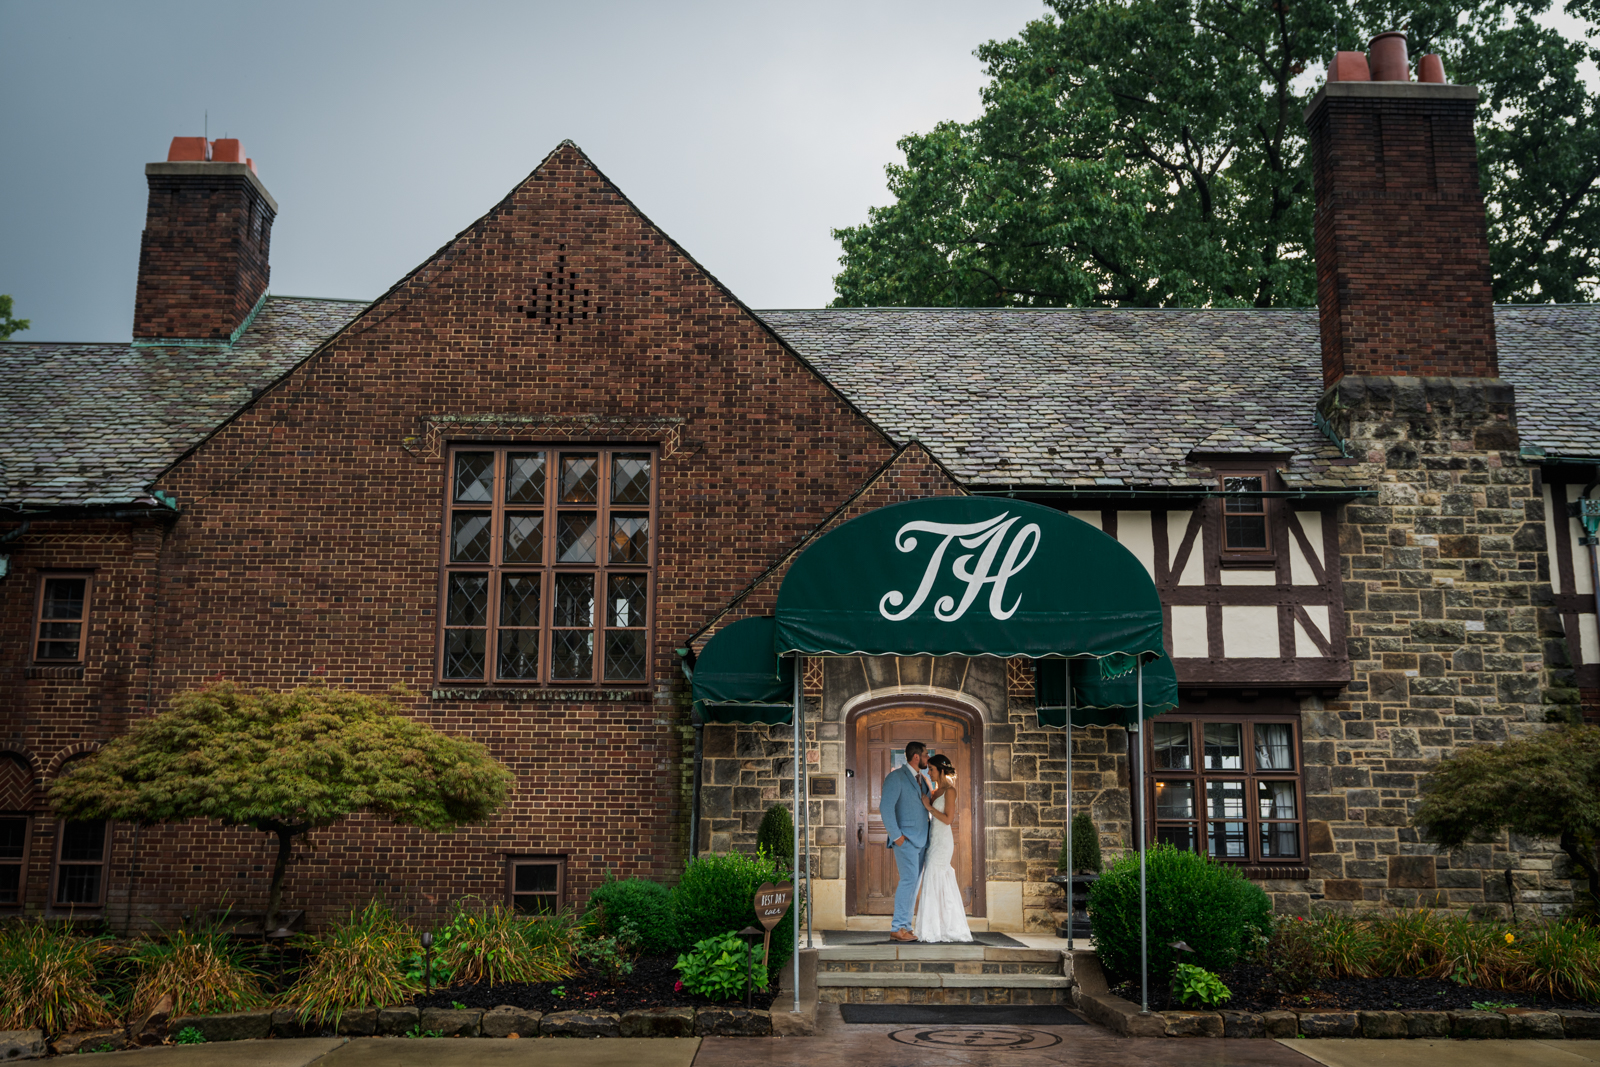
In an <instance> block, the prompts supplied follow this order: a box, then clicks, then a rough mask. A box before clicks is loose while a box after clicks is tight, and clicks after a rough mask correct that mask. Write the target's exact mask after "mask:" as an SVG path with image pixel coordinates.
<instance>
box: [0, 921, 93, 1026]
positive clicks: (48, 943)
mask: <svg viewBox="0 0 1600 1067" xmlns="http://www.w3.org/2000/svg"><path fill="white" fill-rule="evenodd" d="M105 945H106V940H105V938H98V937H76V936H74V935H73V934H71V933H70V932H68V931H66V930H65V929H62V928H59V927H52V926H46V925H45V924H44V923H38V922H19V923H6V924H4V925H0V1030H32V1029H35V1028H37V1029H40V1030H43V1031H44V1032H45V1033H47V1034H64V1033H67V1032H68V1031H71V1030H87V1029H91V1028H93V1027H96V1026H107V1025H109V1024H110V1023H111V1021H112V1013H111V1011H110V1010H109V1009H108V1008H107V1006H106V1002H105V998H104V997H102V996H101V995H100V994H99V993H97V992H95V988H94V984H95V978H96V974H95V961H96V957H98V956H99V954H100V952H101V951H102V950H103V949H104V948H105Z"/></svg>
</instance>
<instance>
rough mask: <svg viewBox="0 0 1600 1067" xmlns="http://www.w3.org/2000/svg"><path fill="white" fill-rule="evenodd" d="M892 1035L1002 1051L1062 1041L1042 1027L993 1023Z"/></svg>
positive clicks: (941, 1045) (909, 1041)
mask: <svg viewBox="0 0 1600 1067" xmlns="http://www.w3.org/2000/svg"><path fill="white" fill-rule="evenodd" d="M889 1036H890V1037H891V1038H893V1039H894V1040H896V1041H898V1042H900V1043H901V1044H902V1045H922V1046H924V1047H930V1046H931V1047H934V1048H967V1049H982V1050H984V1051H1001V1052H1013V1051H1015V1052H1024V1051H1031V1050H1033V1049H1041V1048H1049V1047H1050V1046H1051V1045H1058V1044H1060V1043H1061V1038H1059V1037H1057V1036H1056V1035H1055V1034H1047V1033H1045V1032H1044V1031H1043V1030H1018V1029H1016V1028H1014V1027H1005V1028H1001V1027H992V1026H940V1027H933V1028H929V1029H914V1030H896V1031H894V1032H893V1033H891V1034H890V1035H889Z"/></svg>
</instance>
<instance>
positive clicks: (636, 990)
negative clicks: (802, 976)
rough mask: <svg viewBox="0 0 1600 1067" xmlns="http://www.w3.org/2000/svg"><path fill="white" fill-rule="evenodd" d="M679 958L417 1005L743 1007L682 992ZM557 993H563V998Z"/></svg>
mask: <svg viewBox="0 0 1600 1067" xmlns="http://www.w3.org/2000/svg"><path fill="white" fill-rule="evenodd" d="M676 962H677V957H676V956H643V957H641V958H640V959H638V960H637V961H635V963H634V965H633V973H632V974H631V975H629V976H628V977H626V978H624V979H623V980H622V981H621V982H619V983H616V984H613V983H612V982H611V981H610V979H608V978H606V977H605V976H604V975H601V974H599V973H598V972H596V971H593V970H591V969H589V968H582V969H580V970H579V972H578V973H577V974H575V975H573V976H572V977H571V978H568V979H567V980H566V981H564V982H537V983H530V984H527V985H496V986H490V985H484V984H479V985H463V986H451V987H450V988H448V989H442V990H437V991H435V992H434V993H432V994H425V995H423V996H419V997H417V998H416V999H415V1000H414V1001H413V1002H412V1003H414V1004H415V1005H416V1006H417V1007H419V1008H449V1007H452V1006H454V1005H455V1004H464V1005H466V1006H467V1007H468V1008H474V1009H482V1010H483V1011H488V1010H489V1009H491V1008H497V1007H499V1006H500V1005H502V1004H509V1005H511V1006H512V1007H514V1008H523V1009H525V1010H528V1011H541V1012H553V1011H614V1012H624V1011H636V1010H638V1009H640V1008H713V1007H720V1008H733V1007H737V1008H742V1007H744V998H743V997H741V998H739V999H738V1000H737V1001H718V1000H708V999H706V998H705V997H701V996H696V995H694V994H693V993H690V992H689V991H688V990H687V989H685V990H681V991H680V990H677V989H675V988H674V987H676V985H677V984H678V972H677V971H675V970H673V969H672V965H673V964H674V963H676ZM776 986H777V983H774V985H773V988H769V989H768V990H767V991H766V992H762V991H761V990H759V989H757V990H755V992H754V994H753V995H752V996H751V998H750V1006H751V1007H752V1008H760V1009H761V1010H763V1011H765V1010H767V1009H769V1008H770V1007H771V1006H772V1002H773V1000H774V998H775V997H776V996H777V988H776ZM556 990H561V993H560V994H559V995H558V994H557V992H556Z"/></svg>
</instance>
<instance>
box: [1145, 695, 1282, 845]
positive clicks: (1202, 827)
mask: <svg viewBox="0 0 1600 1067" xmlns="http://www.w3.org/2000/svg"><path fill="white" fill-rule="evenodd" d="M1174 722H1183V723H1187V724H1188V725H1189V744H1190V764H1191V768H1190V769H1189V770H1187V771H1182V770H1166V769H1162V768H1158V767H1156V765H1155V736H1156V731H1155V724H1157V723H1174ZM1222 723H1238V724H1239V725H1240V727H1241V728H1242V729H1243V731H1244V737H1243V739H1242V741H1243V752H1242V753H1241V755H1242V757H1243V758H1242V763H1243V766H1242V767H1241V768H1240V769H1239V770H1237V771H1224V770H1218V771H1208V770H1206V769H1205V767H1204V761H1205V732H1204V727H1205V726H1206V725H1207V724H1222ZM1268 724H1287V725H1288V727H1289V730H1290V733H1291V737H1292V742H1291V744H1292V746H1293V752H1294V768H1293V769H1292V770H1272V769H1268V770H1261V769H1259V768H1257V767H1256V765H1255V762H1256V753H1255V727H1256V726H1257V725H1268ZM1140 733H1141V734H1142V735H1143V739H1142V744H1143V745H1144V761H1145V767H1146V768H1148V769H1147V770H1146V772H1145V776H1144V777H1145V782H1144V789H1143V791H1142V799H1143V801H1144V803H1145V814H1144V816H1143V817H1144V819H1145V829H1146V833H1147V835H1148V837H1147V839H1148V840H1149V841H1151V842H1152V843H1154V842H1156V841H1158V840H1160V837H1159V833H1160V830H1161V829H1162V828H1163V827H1166V826H1180V825H1188V826H1192V827H1194V830H1195V834H1196V838H1195V841H1196V846H1197V847H1196V851H1198V852H1200V854H1201V855H1210V852H1209V847H1208V843H1209V839H1208V837H1207V835H1206V824H1207V823H1208V822H1211V821H1218V820H1212V819H1210V818H1209V817H1208V816H1207V814H1206V810H1205V801H1206V798H1205V784H1206V782H1208V781H1243V782H1244V783H1245V818H1244V822H1245V826H1246V829H1245V842H1246V848H1245V855H1243V856H1237V857H1230V856H1215V857H1212V858H1214V859H1216V860H1217V861H1218V862H1219V863H1231V864H1234V865H1236V866H1240V867H1249V868H1273V867H1286V868H1297V867H1305V866H1307V865H1308V864H1309V863H1310V857H1309V848H1310V842H1309V841H1308V840H1307V837H1306V784H1305V757H1304V753H1303V752H1302V747H1303V745H1302V741H1301V732H1300V719H1299V716H1297V715H1293V714H1282V713H1278V714H1273V713H1260V714H1251V713H1249V712H1228V713H1220V712H1198V713H1197V712H1174V713H1168V714H1165V715H1160V716H1157V717H1156V718H1153V719H1151V720H1149V722H1148V723H1146V727H1145V729H1143V730H1141V731H1140ZM1158 779H1160V780H1163V781H1179V780H1187V781H1191V782H1193V783H1194V804H1195V814H1194V816H1193V817H1192V818H1189V819H1162V818H1160V817H1159V816H1158V815H1157V811H1156V782H1157V780H1158ZM1269 781H1293V782H1294V784H1295V818H1293V819H1262V818H1261V811H1260V806H1259V801H1258V793H1257V788H1256V783H1258V782H1269ZM1230 821H1231V820H1230ZM1262 823H1286V824H1287V823H1292V824H1293V825H1294V826H1295V827H1296V830H1295V832H1296V834H1297V835H1298V842H1299V853H1300V854H1299V855H1298V856H1262V855H1261V854H1260V849H1261V829H1260V828H1261V825H1262Z"/></svg>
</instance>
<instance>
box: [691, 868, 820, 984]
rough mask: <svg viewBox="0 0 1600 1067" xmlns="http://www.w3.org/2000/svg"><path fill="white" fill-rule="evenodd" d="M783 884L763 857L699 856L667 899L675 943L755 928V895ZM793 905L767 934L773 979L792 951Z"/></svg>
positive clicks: (696, 941)
mask: <svg viewBox="0 0 1600 1067" xmlns="http://www.w3.org/2000/svg"><path fill="white" fill-rule="evenodd" d="M785 880H787V879H786V876H785V875H784V874H783V873H782V872H781V871H779V870H778V869H777V867H776V865H775V864H774V863H773V861H772V858H771V857H770V856H767V855H766V854H765V853H761V852H757V853H756V855H754V856H751V855H749V854H748V853H744V852H727V853H721V854H717V855H710V856H701V857H700V858H699V859H696V860H694V861H693V862H691V863H690V864H689V866H688V867H687V868H686V869H685V870H684V872H683V878H682V880H681V881H679V883H678V890H677V892H676V893H674V894H673V905H674V910H675V912H676V914H677V919H678V936H679V938H680V939H681V941H682V943H683V944H685V945H695V944H699V943H700V942H701V941H703V940H705V939H706V938H709V937H715V936H718V935H721V934H725V933H726V932H727V931H729V930H742V929H744V928H745V927H747V926H756V925H758V923H757V921H756V909H755V895H756V890H758V889H760V888H761V886H762V884H763V883H765V882H782V881H785ZM799 904H800V902H799V901H798V900H797V901H796V903H795V905H794V906H792V907H790V908H789V910H788V912H786V913H785V914H784V916H783V918H782V919H780V920H779V921H778V925H777V926H776V927H774V928H773V930H772V954H771V957H770V958H769V959H768V960H767V965H768V968H769V969H770V970H771V971H772V972H773V973H774V974H776V973H778V972H779V971H780V970H781V969H782V968H783V965H784V964H785V963H786V962H787V961H788V959H789V957H790V955H791V954H793V952H794V943H795V942H794V930H795V926H794V923H795V912H796V911H797V910H798V907H799Z"/></svg>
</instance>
